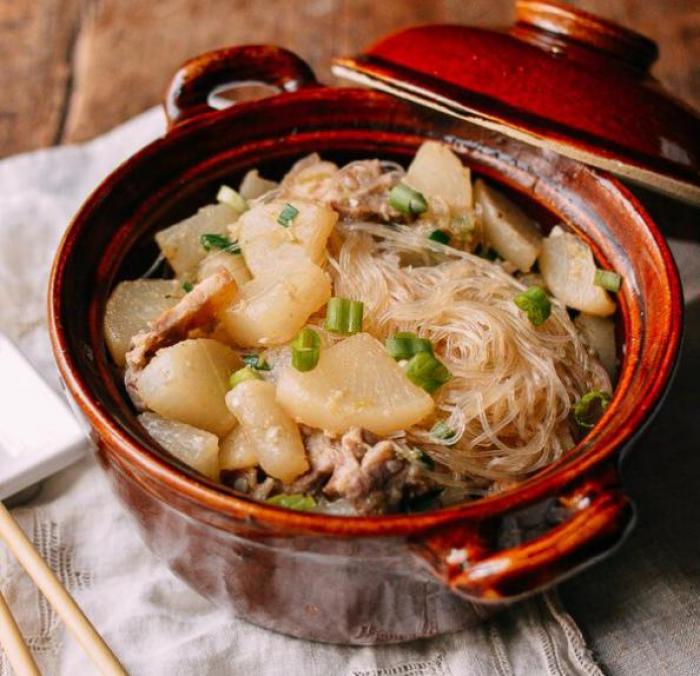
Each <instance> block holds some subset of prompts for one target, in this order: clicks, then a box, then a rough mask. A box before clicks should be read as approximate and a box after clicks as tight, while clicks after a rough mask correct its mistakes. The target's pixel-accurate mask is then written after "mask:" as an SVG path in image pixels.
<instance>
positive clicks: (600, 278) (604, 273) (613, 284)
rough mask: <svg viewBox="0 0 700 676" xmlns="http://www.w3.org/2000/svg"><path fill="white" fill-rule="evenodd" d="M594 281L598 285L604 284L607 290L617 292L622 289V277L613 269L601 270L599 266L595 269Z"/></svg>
mask: <svg viewBox="0 0 700 676" xmlns="http://www.w3.org/2000/svg"><path fill="white" fill-rule="evenodd" d="M593 283H594V284H595V285H596V286H602V287H603V288H604V289H606V290H607V291H612V292H613V293H617V292H618V291H619V290H620V285H621V284H622V277H621V276H620V275H618V274H617V272H613V271H612V270H601V269H600V268H597V269H596V271H595V277H594V278H593Z"/></svg>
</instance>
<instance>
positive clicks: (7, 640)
mask: <svg viewBox="0 0 700 676" xmlns="http://www.w3.org/2000/svg"><path fill="white" fill-rule="evenodd" d="M0 539H2V540H4V541H5V544H6V545H7V547H8V549H9V550H10V551H11V552H12V553H13V554H14V555H15V557H16V558H17V560H18V561H19V563H20V565H21V566H22V567H23V568H24V570H25V571H26V572H27V574H28V575H29V577H31V578H32V580H34V584H36V586H37V587H39V589H40V590H41V592H42V593H43V594H44V596H45V597H46V600H47V601H48V602H49V603H50V604H51V605H52V606H53V607H54V610H55V611H56V612H57V613H58V615H59V616H60V617H61V619H62V620H63V621H64V622H65V624H66V627H68V630H69V631H70V632H71V633H72V634H73V636H74V637H75V639H76V640H77V641H78V643H79V644H80V646H81V647H82V649H83V650H84V651H85V653H86V654H87V656H88V657H89V658H90V660H91V661H92V663H93V664H94V665H95V667H96V668H97V669H98V670H99V671H100V673H102V674H110V675H115V676H117V675H118V676H126V671H125V670H124V667H122V665H121V664H120V663H119V660H118V659H117V658H116V657H115V656H114V653H112V651H111V650H110V649H109V647H108V646H107V644H106V643H105V642H104V640H103V639H102V637H101V636H100V635H99V634H98V633H97V631H96V630H95V627H93V626H92V624H91V623H90V620H88V619H87V617H85V615H83V611H82V610H80V608H79V607H78V605H77V604H76V602H75V601H74V600H73V598H72V597H71V595H70V594H69V593H68V591H67V590H66V588H65V587H64V586H63V585H62V584H61V582H60V581H59V580H58V578H57V577H56V576H55V575H54V574H53V572H52V571H51V569H50V568H49V567H48V565H46V562H45V561H44V560H43V559H42V558H41V556H40V555H39V552H37V551H36V549H34V547H33V545H32V543H31V542H30V541H29V539H28V538H27V536H26V535H25V534H24V532H23V531H22V529H21V528H20V527H19V526H18V525H17V522H16V521H15V520H14V519H13V518H12V515H11V514H10V512H9V511H7V508H6V507H5V505H3V504H2V502H0ZM0 644H1V645H2V647H3V649H4V650H5V654H6V655H7V658H8V660H9V662H10V664H11V665H12V668H13V669H14V670H15V674H16V675H17V676H34V675H35V674H36V675H39V674H41V672H40V671H39V669H38V667H37V665H36V662H35V661H34V658H33V657H32V654H31V652H30V650H29V647H28V646H27V644H26V643H25V642H24V638H23V637H22V634H21V633H20V631H19V628H18V627H17V623H16V622H15V620H14V618H13V617H12V612H11V611H10V608H9V606H8V605H7V602H6V601H5V599H4V598H3V596H2V593H0Z"/></svg>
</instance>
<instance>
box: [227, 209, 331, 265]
mask: <svg viewBox="0 0 700 676" xmlns="http://www.w3.org/2000/svg"><path fill="white" fill-rule="evenodd" d="M287 204H290V205H291V206H292V207H294V208H295V209H297V210H298V213H297V214H296V216H294V218H293V219H292V220H291V221H290V222H289V225H288V226H287V227H285V226H283V225H282V224H281V223H280V222H279V218H280V214H282V212H283V211H284V209H285V208H286V207H287ZM337 220H338V214H337V213H336V212H335V211H333V209H331V208H330V207H327V206H325V205H323V204H312V203H310V202H301V201H299V200H294V201H292V202H284V201H275V202H269V203H268V204H259V205H257V206H254V207H253V208H252V209H249V210H248V211H246V213H245V214H243V216H241V218H240V220H239V222H238V236H239V240H238V243H239V244H240V247H241V250H242V251H243V256H244V257H245V262H246V265H247V266H248V269H249V270H250V271H251V273H252V274H253V276H254V277H258V276H260V275H264V274H267V273H270V272H274V271H276V270H277V269H278V268H279V265H280V261H284V260H291V259H292V258H295V257H298V256H307V257H308V258H310V259H311V260H312V261H313V262H314V263H318V264H320V263H322V262H323V260H324V258H325V253H326V242H327V241H328V236H329V235H330V234H331V231H332V230H333V227H334V226H335V224H336V221H337Z"/></svg>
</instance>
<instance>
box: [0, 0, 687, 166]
mask: <svg viewBox="0 0 700 676" xmlns="http://www.w3.org/2000/svg"><path fill="white" fill-rule="evenodd" d="M574 4H577V5H579V6H581V7H583V8H584V9H588V10H590V11H593V12H597V13H599V14H601V15H602V16H605V17H608V18H611V19H614V20H616V21H620V22H623V23H625V24H626V25H628V26H630V27H632V28H634V29H636V30H639V31H641V32H643V33H645V34H647V35H649V36H650V37H652V38H653V39H654V40H656V41H657V42H658V43H659V46H660V48H661V59H660V60H659V62H658V63H657V65H656V66H655V69H654V72H655V74H656V75H657V77H658V78H659V79H660V80H661V81H662V82H663V83H664V84H665V85H666V86H667V87H668V88H669V89H670V90H671V91H673V92H674V93H675V94H676V95H678V96H680V97H681V98H684V99H685V100H687V101H688V102H689V103H691V104H693V105H695V106H696V107H700V0H673V2H670V1H668V0H625V1H624V2H622V1H621V0H579V1H578V2H575V3H574ZM512 16H513V3H512V0H391V1H389V2H377V1H376V0H305V1H302V0H266V1H262V2H253V1H252V0H167V1H165V0H149V1H147V2H146V1H144V0H0V62H1V63H2V69H1V70H0V156H3V155H8V154H11V153H16V152H21V151H23V150H29V149H31V148H37V147H41V146H47V145H52V144H57V143H70V142H75V141H82V140H85V139H89V138H91V137H93V136H95V135H97V134H99V133H101V132H103V131H105V130H107V129H109V128H111V127H113V126H114V125H115V124H117V123H119V122H121V121H123V120H125V119H127V118H128V117H130V116H132V115H135V114H136V113H138V112H140V111H142V110H144V109H146V108H148V107H149V106H151V105H153V104H155V103H157V102H159V100H160V97H161V94H162V91H163V88H164V86H165V84H166V83H167V81H168V79H169V77H170V75H171V74H172V73H173V72H174V71H175V70H176V68H177V67H178V66H179V64H180V63H182V62H183V61H184V60H185V59H187V58H189V57H191V56H193V55H195V54H197V53H199V52H202V51H206V50H209V49H213V48H216V47H220V46H223V45H230V44H242V43H251V42H268V43H276V44H280V45H283V46H285V47H288V48H290V49H292V50H294V51H296V52H298V53H299V54H300V55H301V56H303V57H304V58H305V59H307V60H308V61H309V62H310V63H311V65H312V66H313V68H314V69H315V70H316V72H317V74H318V75H319V77H320V78H321V79H324V80H326V81H331V80H332V78H331V76H330V73H329V70H328V65H329V62H330V59H331V56H332V55H334V54H344V53H353V52H356V51H357V50H359V49H361V48H362V47H363V46H365V45H367V44H369V43H370V42H372V41H373V40H375V39H376V38H377V37H379V36H381V35H383V34H386V33H387V32H390V31H392V30H396V29H398V28H400V27H403V26H406V25H409V24H413V23H420V22H436V21H442V22H444V21H450V22H464V23H472V24H481V25H485V24H490V25H496V24H506V23H508V22H510V21H511V19H512Z"/></svg>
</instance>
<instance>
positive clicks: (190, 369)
mask: <svg viewBox="0 0 700 676" xmlns="http://www.w3.org/2000/svg"><path fill="white" fill-rule="evenodd" d="M240 365H241V360H240V358H239V356H238V355H237V354H236V353H235V352H234V351H233V350H232V349H231V348H230V347H227V346H226V345H222V344H221V343H219V342H217V341H216V340H211V339H209V338H195V339H192V338H191V339H188V340H183V341H181V342H179V343H176V344H175V345H172V346H170V347H165V348H162V349H161V350H158V352H156V354H155V356H154V357H153V359H151V361H150V362H149V363H148V364H147V365H146V366H145V367H144V369H143V371H141V372H140V373H139V374H138V376H137V381H136V382H137V389H138V392H139V394H140V396H141V399H142V400H143V403H144V404H145V406H146V408H148V409H150V410H152V411H155V412H156V413H158V415H161V416H163V417H164V418H169V419H170V420H177V421H179V422H183V423H186V424H188V425H192V426H194V427H199V428H200V429H203V430H207V431H208V432H212V433H213V434H216V435H217V436H219V437H220V436H223V435H224V434H226V433H227V432H229V431H230V430H231V428H232V427H233V426H234V424H235V419H234V417H233V416H232V415H231V412H230V411H229V410H228V408H226V403H225V401H224V397H225V396H226V392H228V389H229V382H228V380H229V377H230V375H231V373H232V372H233V371H235V370H236V369H238V368H239V367H240Z"/></svg>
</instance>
